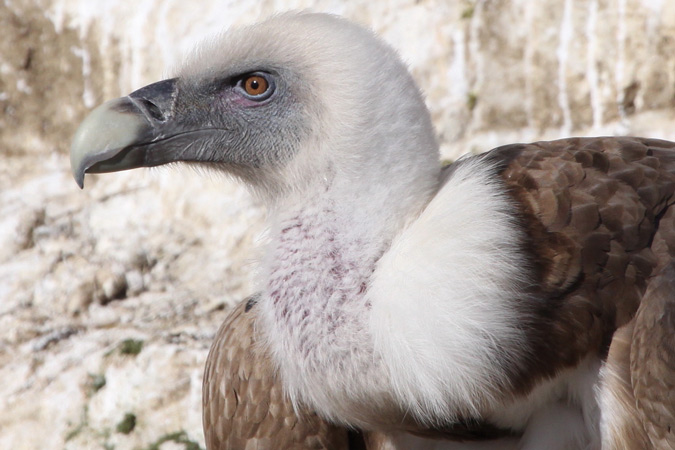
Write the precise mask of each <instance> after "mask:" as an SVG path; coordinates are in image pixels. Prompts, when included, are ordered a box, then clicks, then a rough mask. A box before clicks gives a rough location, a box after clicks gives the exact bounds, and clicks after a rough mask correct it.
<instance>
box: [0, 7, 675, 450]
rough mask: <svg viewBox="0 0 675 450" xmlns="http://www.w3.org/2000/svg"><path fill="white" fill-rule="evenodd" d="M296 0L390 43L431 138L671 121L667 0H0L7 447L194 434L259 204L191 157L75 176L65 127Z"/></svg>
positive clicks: (600, 129)
mask: <svg viewBox="0 0 675 450" xmlns="http://www.w3.org/2000/svg"><path fill="white" fill-rule="evenodd" d="M197 5H198V6H197ZM307 7H311V8H313V9H315V10H318V11H327V12H332V13H338V14H342V15H345V16H347V17H349V18H351V19H353V20H356V21H359V22H361V23H363V24H366V25H369V26H371V27H373V29H375V31H377V32H378V33H380V34H381V35H382V36H383V38H384V39H386V40H387V41H388V42H390V43H391V44H392V45H393V46H394V47H396V48H397V49H398V50H399V51H400V53H401V55H402V57H403V58H404V59H405V60H406V61H407V62H408V64H409V65H410V68H411V70H412V72H413V74H414V75H415V77H416V78H417V80H418V82H419V83H420V86H421V87H422V89H423V90H424V92H425V93H426V96H427V102H428V105H429V107H430V109H431V111H432V115H433V117H434V120H435V123H436V126H437V128H438V134H439V139H440V142H441V146H442V150H443V154H444V157H447V158H456V157H457V156H459V155H461V154H463V153H466V152H479V151H484V150H487V149H489V148H491V147H493V146H496V145H500V144H506V143H510V142H514V141H529V140H536V139H540V138H555V137H560V136H566V135H572V134H574V135H594V134H638V135H645V136H651V137H663V138H670V139H675V126H673V124H675V114H674V109H673V105H674V104H675V4H673V3H672V2H668V1H664V0H661V1H657V0H654V1H647V0H612V1H610V0H574V1H572V0H564V1H554V0H548V1H536V2H535V1H527V0H518V1H506V0H500V1H496V0H495V1H468V0H467V1H442V0H420V1H412V0H410V1H407V0H398V1H390V2H372V1H361V0H356V1H350V2H342V1H337V0H334V1H329V0H320V1H316V2H311V1H307V0H283V1H272V0H262V1H258V2H251V1H246V2H245V1H239V0H232V1H215V0H211V1H203V2H199V3H198V4H197V3H191V2H177V1H172V0H134V1H128V0H116V1H112V0H103V1H97V2H90V1H85V0H23V1H16V0H13V1H12V0H7V1H5V2H4V3H3V4H1V5H0V29H2V30H3V37H2V39H0V110H1V112H0V155H2V162H1V163H0V448H3V449H4V448H8V449H9V448H11V449H38V448H39V449H51V448H55V449H61V448H65V449H73V450H74V449H96V448H102V449H103V448H107V449H110V448H115V449H118V450H119V449H145V448H151V446H152V445H153V444H157V445H159V444H160V443H161V442H164V441H166V442H164V443H163V444H161V445H162V446H161V447H160V448H163V449H168V448H193V447H189V445H190V444H187V443H186V442H192V443H195V444H194V445H201V446H203V438H202V436H201V418H200V417H201V411H200V395H201V393H200V389H201V387H200V384H201V372H202V367H203V364H204V360H205V358H206V354H207V351H208V347H209V345H210V341H211V338H212V336H213V333H214V332H215V330H216V328H217V326H218V325H219V323H220V322H221V321H222V319H223V318H224V316H225V314H226V313H227V308H229V306H230V305H232V304H233V303H234V302H235V301H237V300H238V299H239V298H242V297H243V296H245V295H247V294H249V293H250V292H252V290H253V289H254V280H255V260H256V255H257V253H256V250H255V248H256V241H259V240H260V239H262V234H263V232H264V229H263V226H262V224H261V223H262V219H263V212H262V211H261V209H260V207H259V205H256V204H255V202H254V201H253V200H252V199H251V198H250V197H249V195H248V194H247V193H246V191H245V190H244V189H243V188H242V187H241V186H238V185H237V184H235V183H233V182H231V181H230V180H227V179H224V178H221V177H219V176H213V175H204V174H197V173H194V172H192V171H190V170H185V169H183V170H181V169H156V170H140V171H133V172H128V173H119V174H112V175H106V176H101V177H89V176H88V177H87V180H86V189H85V190H84V191H80V190H79V189H77V187H76V185H75V183H74V181H73V180H72V178H71V177H70V169H69V166H68V164H69V163H68V158H67V151H68V146H69V140H70V137H71V136H72V134H73V132H74V130H75V128H76V126H77V124H78V123H79V121H80V120H82V118H83V117H84V115H85V114H86V112H87V111H88V110H90V109H91V108H92V107H94V106H95V105H97V104H99V103H101V102H102V101H104V100H105V99H108V98H111V97H115V96H118V95H121V94H124V93H127V92H129V91H131V90H132V89H135V88H138V87H140V86H142V85H144V84H146V83H149V82H152V81H156V80H157V79H160V78H162V77H163V76H165V75H169V74H171V67H172V66H175V65H176V64H177V63H178V61H180V58H181V55H182V54H185V52H188V51H189V50H190V49H191V48H192V47H193V46H194V45H195V43H196V42H198V41H199V40H200V39H202V38H203V37H204V36H206V35H209V34H211V33H214V32H217V31H219V30H221V29H223V28H226V27H228V26H232V25H240V24H247V23H251V22H254V21H256V20H258V19H260V18H262V17H264V16H266V15H269V14H271V13H274V12H276V11H281V10H285V9H297V8H307ZM364 82H367V79H365V80H364ZM374 95H386V93H382V92H374ZM128 339H135V340H139V341H143V346H142V348H141V349H140V352H139V353H138V354H137V355H133V354H123V353H122V352H121V348H122V347H121V346H122V345H123V342H124V341H125V340H128ZM103 379H105V384H103V381H102V380H103ZM125 414H134V415H135V417H136V422H135V427H134V428H133V430H130V431H129V432H128V433H127V434H125V433H124V432H122V431H121V429H120V431H118V425H119V424H120V423H121V422H122V421H123V419H124V417H125ZM194 448H196V447H194Z"/></svg>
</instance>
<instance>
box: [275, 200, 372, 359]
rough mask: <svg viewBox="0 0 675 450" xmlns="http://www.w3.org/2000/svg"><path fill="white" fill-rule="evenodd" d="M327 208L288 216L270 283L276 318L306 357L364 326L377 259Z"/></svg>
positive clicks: (278, 240) (280, 236) (281, 233)
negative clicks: (351, 237) (366, 252)
mask: <svg viewBox="0 0 675 450" xmlns="http://www.w3.org/2000/svg"><path fill="white" fill-rule="evenodd" d="M322 213H323V214H320V215H311V214H308V215H307V216H304V217H301V216H299V215H298V216H294V217H292V218H291V219H289V220H286V221H284V223H283V224H282V226H281V227H280V232H279V235H278V239H277V241H276V242H277V244H276V247H275V248H274V249H273V253H274V254H275V259H274V262H273V264H272V267H271V271H270V277H269V280H268V284H267V292H268V293H269V294H268V295H269V297H270V299H271V300H272V303H273V305H274V310H275V318H276V321H277V322H278V324H279V325H281V329H283V330H284V332H285V333H288V337H289V338H290V342H292V343H293V345H294V346H295V347H296V348H297V349H298V350H299V351H300V353H301V354H303V355H305V356H306V357H307V356H309V355H310V354H311V352H312V350H313V348H314V345H315V344H316V343H317V342H318V341H320V340H323V341H324V342H326V343H328V342H332V341H335V339H338V336H337V334H338V333H341V332H345V333H353V332H356V331H358V330H362V329H363V326H364V323H362V322H363V314H358V312H359V311H363V310H364V309H366V310H367V309H368V308H369V306H370V305H368V303H367V302H366V301H365V300H364V297H365V293H366V290H367V285H368V279H369V277H370V276H371V274H372V272H373V270H374V266H375V261H376V260H377V258H373V257H372V256H370V257H369V256H368V255H364V246H363V245H362V244H361V243H360V242H359V240H358V239H354V240H352V241H350V240H349V239H348V236H345V235H344V234H343V235H340V234H339V233H338V231H337V229H336V225H335V220H332V218H333V217H334V216H335V214H334V213H333V212H332V211H326V210H323V211H322ZM378 257H379V255H378ZM364 261H369V262H368V263H367V264H364ZM359 303H360V304H359Z"/></svg>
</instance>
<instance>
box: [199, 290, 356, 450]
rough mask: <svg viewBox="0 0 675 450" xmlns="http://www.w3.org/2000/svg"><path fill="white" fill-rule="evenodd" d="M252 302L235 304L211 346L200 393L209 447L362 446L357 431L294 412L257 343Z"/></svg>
mask: <svg viewBox="0 0 675 450" xmlns="http://www.w3.org/2000/svg"><path fill="white" fill-rule="evenodd" d="M256 301H257V298H256V297H250V298H248V299H246V300H244V301H242V302H241V303H239V304H238V305H237V306H236V307H235V308H234V309H233V310H232V312H231V313H230V315H229V316H228V317H227V318H226V320H225V321H224V322H223V324H222V325H221V327H220V329H219V330H218V333H217V334H216V338H215V339H214V341H213V344H212V345H211V350H210V352H209V356H208V358H207V361H206V369H205V372H204V384H203V392H202V401H203V410H202V411H203V424H204V435H205V439H206V447H207V449H208V450H225V449H244V448H257V449H278V448H283V449H297V450H300V449H317V450H318V449H325V450H347V449H350V448H351V449H357V448H361V447H359V442H358V441H359V439H360V437H359V436H358V435H357V434H356V433H353V432H348V430H347V429H346V428H340V427H337V426H334V425H332V424H329V423H328V422H326V421H324V420H322V419H321V418H319V417H318V416H317V415H316V414H313V413H311V412H301V413H299V414H298V413H296V412H295V411H294V409H293V405H292V404H291V402H290V401H289V400H288V399H287V398H286V396H285V395H284V393H283V389H282V387H281V383H280V381H279V380H278V378H277V375H276V371H275V369H274V365H273V363H272V362H271V360H270V359H269V357H268V355H267V354H266V351H265V349H264V348H262V346H261V345H259V342H258V339H257V335H256V329H255V324H256V313H257V310H256V308H255V303H256ZM350 441H352V442H351V443H350Z"/></svg>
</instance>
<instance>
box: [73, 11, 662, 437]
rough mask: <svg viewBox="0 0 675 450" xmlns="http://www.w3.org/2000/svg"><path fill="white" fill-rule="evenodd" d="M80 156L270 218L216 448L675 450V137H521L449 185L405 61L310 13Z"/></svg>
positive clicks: (99, 167)
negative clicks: (177, 179)
mask: <svg viewBox="0 0 675 450" xmlns="http://www.w3.org/2000/svg"><path fill="white" fill-rule="evenodd" d="M71 162H72V170H73V174H74V176H75V179H76V180H77V183H78V184H79V185H80V186H82V185H83V181H84V175H85V173H101V172H114V171H119V170H126V169H132V168H137V167H150V166H157V165H161V164H166V163H172V162H185V163H189V164H198V165H200V166H208V167H211V168H213V170H216V171H223V172H226V173H229V174H232V175H234V176H236V177H237V178H239V179H241V180H242V181H243V182H245V183H246V184H247V185H248V186H249V187H250V189H251V190H252V192H253V193H254V194H255V195H257V196H259V197H260V198H261V199H262V200H263V201H264V202H265V204H266V205H267V206H268V209H269V218H268V220H269V229H270V236H269V242H268V243H267V244H266V253H265V255H266V256H265V257H264V258H263V259H262V260H261V262H260V271H261V274H262V275H261V279H260V285H259V290H260V295H259V297H258V300H257V301H255V302H251V303H250V309H251V311H250V314H251V315H249V316H247V315H246V314H244V313H243V312H242V309H245V308H244V306H241V307H240V308H238V309H237V310H235V312H234V313H233V316H232V317H230V319H228V322H227V324H226V326H225V327H223V328H221V330H220V332H219V333H218V337H217V338H216V343H215V344H214V347H213V349H212V352H211V354H210V356H209V361H208V364H207V374H206V378H205V382H206V383H205V387H204V392H205V410H204V418H205V429H206V433H207V438H208V441H209V445H210V448H217V447H218V446H220V447H221V448H243V447H245V446H246V445H250V446H251V447H252V448H255V445H260V448H281V447H279V446H288V447H296V448H303V447H312V446H314V447H316V448H322V447H326V448H345V446H348V445H351V446H352V447H354V446H357V445H364V444H365V445H370V444H372V445H371V447H375V446H376V445H377V444H373V442H372V440H371V437H372V436H376V439H374V440H381V439H380V437H382V436H385V438H386V439H390V441H391V442H389V444H387V445H389V447H388V448H394V447H398V448H412V447H414V446H415V445H419V446H420V448H421V447H423V446H428V447H425V448H432V447H433V448H446V447H440V446H441V445H446V446H447V448H457V449H461V448H520V449H584V448H599V447H600V446H602V448H607V449H620V448H631V449H633V448H649V447H652V446H653V447H655V448H674V446H675V437H674V436H673V433H674V432H675V429H674V427H673V425H675V421H674V419H673V418H674V413H673V411H674V410H675V402H674V399H675V390H674V389H673V388H674V387H675V386H674V384H675V375H674V372H673V370H674V369H675V354H674V353H673V347H674V344H673V340H674V339H675V337H674V334H673V325H674V324H675V306H674V305H675V272H674V271H675V268H674V267H673V255H674V254H675V208H673V207H672V205H673V203H674V202H675V196H674V193H675V144H674V143H671V142H666V141H661V140H655V139H642V138H627V137H604V138H571V139H563V140H558V141H553V142H537V143H533V144H515V145H506V146H503V147H499V148H496V149H494V150H492V151H490V152H487V153H484V154H481V155H477V156H467V157H464V158H462V159H460V160H458V161H457V162H455V163H454V164H452V165H451V166H449V167H447V168H445V169H443V170H442V169H441V165H440V163H439V153H438V146H437V142H436V139H435V137H434V129H433V127H432V124H431V120H430V117H429V112H428V111H427V108H426V107H425V104H424V100H423V98H422V95H421V94H420V90H419V89H418V88H417V86H416V85H415V83H414V81H413V79H412V77H411V76H410V74H409V73H408V71H407V70H406V67H405V66H404V64H402V63H401V61H400V59H399V58H398V56H397V55H396V53H395V51H394V50H392V49H391V48H390V47H389V46H387V45H386V44H385V43H383V42H382V41H381V40H380V39H378V38H377V37H375V36H374V35H373V34H372V33H371V32H370V31H368V30H366V29H364V28H361V27H359V26H357V25H354V24H352V23H350V22H348V21H346V20H344V19H340V18H337V17H334V16H330V15H324V14H310V13H293V14H284V15H279V16H276V17H273V18H271V19H269V20H267V21H265V22H262V23H260V24H258V25H255V26H251V27H248V28H243V29H238V30H233V31H230V32H228V33H226V34H223V35H222V36H220V37H218V38H216V39H214V40H212V41H210V42H208V43H206V44H204V45H203V46H202V47H201V48H200V49H199V51H197V52H195V53H194V54H193V55H192V56H191V57H190V58H189V59H188V60H187V61H186V62H185V64H184V66H183V67H182V69H180V70H178V73H177V74H176V77H175V78H171V79H168V80H164V81H160V82H158V83H154V84H151V85H149V86H146V87H144V88H141V89H139V90H137V91H135V92H133V93H131V94H129V95H128V96H126V97H123V98H119V99H116V100H112V101H109V102H108V103H105V104H103V105H102V106H100V107H98V108H97V109H95V110H94V111H93V112H92V113H91V115H90V116H89V117H88V118H87V119H86V120H85V121H84V122H83V123H82V125H81V126H80V128H79V130H78V131H77V133H76V136H75V138H74V142H73V145H72V153H71ZM223 232H227V230H224V231H223ZM253 342H255V344H253ZM228 377H229V379H228ZM256 377H258V378H256ZM228 386H229V388H228ZM296 414H297V416H296ZM265 420H267V422H265ZM275 421H276V422H275ZM263 422H264V425H261V424H262V423H263ZM297 423H301V424H303V425H302V426H304V427H305V428H304V429H301V428H294V426H293V424H297ZM270 428H273V429H274V430H275V431H274V432H273V433H271V434H265V433H268V431H265V430H269V429H270ZM348 429H349V430H357V429H358V430H363V431H364V432H365V433H366V434H365V437H363V436H364V435H359V434H358V433H356V432H348V431H347V430H348ZM298 430H299V431H298ZM373 431H376V432H378V433H382V434H381V435H376V434H369V433H370V432H373ZM294 432H296V436H295V437H294V436H293V434H292V433H294ZM270 436H272V437H270ZM392 436H393V437H392ZM429 438H439V439H444V440H445V441H433V440H430V439H429ZM265 439H268V440H267V441H265ZM269 439H272V441H270V440H269ZM416 439H417V441H416ZM310 441H311V442H310ZM415 442H417V443H416V444H415ZM436 445H438V447H434V446H436ZM331 446H333V447H331ZM341 446H342V447H341ZM247 448H248V447H247Z"/></svg>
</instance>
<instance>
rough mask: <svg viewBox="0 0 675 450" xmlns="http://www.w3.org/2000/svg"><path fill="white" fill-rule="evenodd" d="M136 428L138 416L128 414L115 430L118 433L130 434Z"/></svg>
mask: <svg viewBox="0 0 675 450" xmlns="http://www.w3.org/2000/svg"><path fill="white" fill-rule="evenodd" d="M134 428H136V414H134V413H126V414H125V415H124V418H123V419H122V420H121V421H120V422H119V423H118V424H117V426H116V427H115V430H116V431H117V432H118V433H122V434H129V433H131V432H132V431H134Z"/></svg>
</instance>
